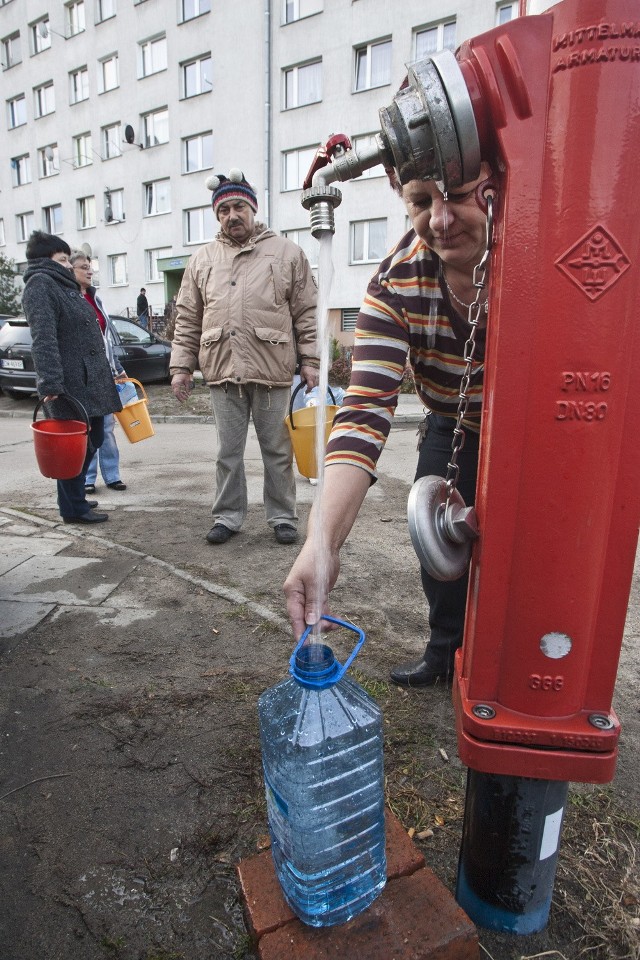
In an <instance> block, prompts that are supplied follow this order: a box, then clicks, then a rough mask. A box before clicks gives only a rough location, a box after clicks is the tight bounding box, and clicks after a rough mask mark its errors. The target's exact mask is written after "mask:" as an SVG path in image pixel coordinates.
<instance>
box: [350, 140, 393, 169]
mask: <svg viewBox="0 0 640 960" xmlns="http://www.w3.org/2000/svg"><path fill="white" fill-rule="evenodd" d="M375 144H376V134H375V133H365V134H363V135H362V136H361V137H354V138H353V149H354V150H355V152H356V153H359V152H360V151H361V150H367V149H368V148H369V147H373V146H375ZM384 175H385V174H384V167H383V166H382V164H380V163H378V164H376V166H375V167H369V169H368V170H365V171H364V173H361V174H360V176H359V177H358V180H370V179H371V177H383V176H384Z"/></svg>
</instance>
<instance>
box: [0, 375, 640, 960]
mask: <svg viewBox="0 0 640 960" xmlns="http://www.w3.org/2000/svg"><path fill="white" fill-rule="evenodd" d="M150 392H151V394H152V399H153V398H154V397H155V395H156V393H157V394H158V397H159V399H155V400H153V402H154V403H156V404H157V406H156V412H159V411H160V410H161V409H163V405H164V407H166V406H167V403H168V401H167V402H165V398H166V392H165V388H154V389H153V390H152V391H150ZM172 412H173V410H172ZM0 429H1V421H0ZM407 429H412V430H415V428H407ZM207 456H208V453H203V457H207ZM381 472H382V474H383V477H382V481H381V482H383V483H385V498H384V502H383V504H381V502H380V501H379V500H376V499H375V498H373V499H371V500H370V499H369V498H367V501H366V502H365V506H364V508H363V510H362V512H361V515H360V518H359V519H358V521H357V525H356V528H355V530H354V532H353V534H352V536H351V537H350V539H349V541H348V542H347V544H346V546H345V549H344V551H343V566H342V573H341V578H340V581H339V585H338V587H337V588H336V590H335V591H334V594H333V610H334V612H335V613H336V615H338V616H340V615H344V616H345V617H348V618H350V619H351V620H353V621H354V622H356V623H359V624H361V625H362V626H363V627H364V629H365V630H366V633H367V642H366V644H365V646H364V648H363V651H362V653H361V655H360V656H359V658H358V660H357V661H356V664H357V671H356V677H357V679H359V681H360V682H361V683H363V684H364V685H365V687H366V688H367V689H368V690H369V692H370V693H372V694H373V695H374V696H375V697H376V698H377V699H378V701H379V702H380V705H381V707H382V709H383V711H384V717H385V734H386V740H385V772H386V781H387V800H388V803H389V805H390V806H391V808H392V809H393V810H394V812H395V813H396V814H397V816H398V817H399V818H400V820H401V821H402V823H403V824H404V825H405V827H406V828H407V829H413V830H415V834H416V836H415V837H414V839H415V840H416V842H417V843H418V844H419V846H420V847H421V849H422V850H423V851H424V854H425V857H426V859H427V863H428V865H429V866H430V867H431V868H432V869H433V870H434V871H435V872H436V874H437V876H438V877H439V878H440V880H441V881H442V882H443V883H445V884H446V885H447V886H448V887H449V888H450V889H452V890H453V889H454V886H455V878H456V870H457V856H458V849H459V843H460V835H461V827H462V818H463V811H464V787H465V776H466V771H465V769H464V768H463V766H462V765H461V764H460V762H459V760H458V758H457V750H456V740H455V734H454V730H453V709H452V706H451V700H450V691H449V690H448V688H446V687H439V688H435V689H431V690H429V691H409V692H407V691H402V690H400V689H399V688H397V687H394V686H393V685H390V684H388V683H387V682H386V678H387V676H388V671H389V669H390V668H391V667H392V666H393V665H394V664H396V663H397V662H399V661H401V660H403V659H407V658H411V657H412V656H413V655H414V653H416V652H417V651H419V650H421V649H422V645H423V642H424V636H425V632H424V630H425V628H424V621H425V606H424V598H423V596H422V593H421V590H420V586H419V578H418V575H417V561H416V559H415V555H414V553H413V550H412V548H411V545H410V540H409V534H408V530H407V525H406V500H407V494H408V489H409V487H408V485H407V484H406V483H402V482H400V481H398V480H395V479H393V478H388V480H387V481H386V482H385V478H384V459H383V461H382V462H381ZM157 479H158V484H157V485H156V487H155V488H154V489H155V490H156V493H155V498H156V503H155V507H156V508H157V509H154V511H153V512H146V513H145V514H144V515H142V514H137V513H135V512H129V513H118V512H116V513H114V514H113V516H112V519H111V522H110V523H109V524H108V525H105V526H108V527H109V531H108V537H109V544H107V543H105V544H104V545H102V546H100V545H95V546H94V548H93V549H95V550H96V551H103V554H100V555H104V558H105V560H107V561H109V562H113V563H117V564H122V563H130V564H131V571H130V573H129V575H128V577H127V580H126V587H123V588H122V590H121V593H120V596H119V598H118V599H117V600H116V603H119V604H120V605H121V606H122V608H123V609H124V608H128V607H129V606H131V604H132V603H133V602H134V601H133V600H132V598H135V597H136V596H139V595H142V594H144V595H145V596H146V597H147V598H149V602H148V605H149V606H150V607H152V608H153V615H149V616H146V615H145V616H142V615H141V616H140V618H139V619H136V620H135V621H134V622H133V624H132V623H128V624H123V623H121V622H120V621H118V619H117V618H116V619H115V620H112V621H108V620H107V621H105V622H101V621H100V620H96V619H95V618H93V617H90V616H87V622H86V630H85V631H84V633H82V634H81V635H80V636H79V637H78V636H76V635H74V636H71V634H70V632H69V629H68V626H69V620H68V616H69V614H68V613H67V612H65V611H64V610H62V611H60V612H59V613H58V615H56V616H55V617H53V618H48V619H47V620H45V621H43V622H42V623H41V624H40V625H39V626H38V627H36V628H35V629H33V630H31V631H29V632H27V633H25V634H23V635H22V636H20V637H18V638H16V639H14V640H11V641H6V642H3V641H0V715H1V716H2V717H3V719H2V721H1V724H2V725H1V728H0V733H1V736H2V741H1V743H0V763H1V770H2V773H1V779H2V783H3V784H9V785H13V784H23V785H24V787H23V788H21V789H16V790H15V791H14V790H9V787H7V788H6V789H7V790H8V791H9V792H8V793H5V792H4V791H3V790H1V789H0V794H3V796H0V818H1V822H2V825H3V827H2V831H1V832H0V861H1V863H2V870H1V871H0V960H36V958H37V960H104V958H114V960H232V958H235V960H249V958H250V957H252V956H253V954H252V953H251V944H250V943H249V940H248V938H247V935H246V929H245V926H244V922H243V916H242V907H241V903H240V902H239V899H238V889H237V884H236V879H235V872H234V867H235V864H236V863H237V862H238V861H239V860H240V859H242V858H244V857H248V856H252V855H253V854H255V853H256V852H257V851H258V850H261V849H263V848H264V847H265V845H266V844H268V835H267V834H268V831H267V824H266V812H265V802H264V795H263V782H262V776H261V761H260V751H259V742H258V728H257V714H256V701H257V697H258V696H259V694H260V693H261V692H262V690H264V689H265V688H266V687H267V686H270V685H271V684H273V683H275V682H277V681H278V680H279V679H281V678H282V677H283V676H284V675H285V674H286V669H287V663H288V657H289V655H290V653H291V649H292V641H291V637H290V635H289V633H288V628H287V626H286V625H285V624H284V622H283V624H282V626H279V625H278V623H277V622H273V621H271V620H268V619H266V618H265V617H262V616H260V615H259V613H258V612H256V610H258V609H259V606H258V605H262V606H264V607H265V608H268V609H270V610H272V611H274V612H276V613H278V614H281V615H283V616H284V604H283V599H282V593H281V584H282V582H283V580H284V578H285V576H286V573H287V572H288V569H289V567H290V565H291V562H292V561H293V558H294V556H295V548H283V547H281V546H278V545H277V544H275V542H274V541H273V539H272V538H271V537H266V536H265V533H264V523H263V518H262V509H261V507H259V506H252V507H251V508H250V517H249V522H248V523H247V525H246V531H247V532H246V533H245V532H243V533H241V534H240V535H238V536H236V537H234V538H233V539H232V540H231V541H230V542H229V543H228V544H227V545H226V546H225V547H224V548H223V550H221V551H219V552H216V553H215V554H214V553H213V551H212V548H211V547H210V546H208V545H207V543H206V542H205V541H204V539H203V537H202V523H203V518H202V516H201V515H197V514H196V513H195V512H194V511H188V510H185V509H183V504H182V501H181V499H180V497H179V494H178V493H177V492H176V490H177V488H176V483H175V466H174V465H172V464H169V463H167V464H166V465H165V466H164V468H163V472H162V471H161V475H160V476H159V477H158V478H157ZM158 490H162V491H164V493H163V494H162V495H160V496H158V493H157V491H158ZM10 506H13V507H15V508H16V509H20V508H21V506H23V505H21V504H20V503H12V504H10ZM37 513H38V515H39V516H43V517H48V518H49V519H54V517H55V514H54V513H53V511H50V512H47V511H43V510H38V511H37ZM301 513H302V516H303V518H305V519H306V516H307V514H308V506H307V505H303V506H302V507H301ZM141 545H142V546H141ZM126 547H131V548H133V549H136V550H139V549H143V550H144V551H145V552H146V554H147V555H149V556H151V557H154V558H157V559H158V560H159V561H165V562H166V564H167V565H170V566H163V565H162V564H159V563H150V562H148V561H147V562H138V561H135V562H134V560H132V559H131V558H130V557H129V558H128V557H127V555H126V554H125V553H123V552H121V548H126ZM81 551H82V542H81V541H80V540H79V541H78V543H77V544H76V545H74V546H73V547H72V548H70V551H69V552H70V553H71V555H73V554H74V552H77V553H78V555H79V554H80V552H81ZM119 551H120V552H119ZM174 569H180V570H181V571H184V572H185V573H187V574H188V575H189V577H190V579H184V578H181V577H178V576H176V575H175V574H174V572H173V571H174ZM390 570H393V576H389V571H390ZM211 580H215V582H216V583H217V584H219V585H222V586H223V587H224V586H228V587H229V589H230V590H231V589H233V590H236V591H239V592H240V593H241V594H243V595H244V596H246V597H247V598H249V599H250V600H251V601H253V602H254V603H255V604H256V606H255V607H250V606H247V605H246V604H243V603H234V602H232V601H229V600H226V599H223V598H222V597H221V596H219V595H216V594H214V593H212V592H210V591H209V590H208V589H207V586H206V582H209V581H211ZM199 581H202V582H203V584H204V585H200V584H199ZM639 595H640V586H639V583H638V576H637V575H636V579H635V582H634V596H635V597H636V601H637V602H639V603H640V600H638V597H639ZM76 632H77V631H76ZM638 632H639V630H638V624H637V621H636V620H632V619H630V622H629V624H628V629H627V636H626V639H625V649H624V653H623V665H622V668H621V673H620V679H619V682H618V687H617V693H616V701H615V706H616V709H617V711H618V713H619V715H620V718H621V721H622V724H623V735H622V741H621V746H620V756H619V762H618V769H617V774H616V779H615V780H614V782H613V784H611V785H608V786H604V787H603V786H589V785H572V786H571V789H570V804H569V809H568V812H567V817H566V822H565V827H564V831H563V840H562V845H561V853H560V859H559V867H558V876H557V881H556V887H555V891H554V902H553V907H552V911H551V919H550V922H549V925H548V927H547V928H546V929H545V930H544V931H543V932H542V933H540V934H536V935H533V936H529V937H522V938H514V937H508V936H504V935H498V934H491V933H488V932H486V931H480V942H481V951H480V954H481V957H483V958H484V957H489V958H493V960H520V958H531V960H532V958H534V957H548V958H551V960H555V958H558V960H562V958H564V960H578V958H580V957H589V958H592V960H623V958H634V960H637V958H638V957H640V946H639V944H640V920H639V919H638V918H639V917H640V904H639V902H638V901H639V896H640V883H639V880H638V864H637V861H636V859H635V858H636V856H637V850H638V842H639V839H640V786H639V782H638V770H639V769H640V767H639V764H638V757H639V755H640V750H639V744H640V737H639V734H640V722H639V715H638V700H637V691H638V671H637V665H636V662H637V635H638ZM332 642H333V641H332ZM341 642H342V639H341V640H340V641H339V640H338V639H337V638H336V639H335V646H336V652H337V654H338V656H339V658H340V659H343V656H344V654H345V652H346V651H345V650H344V649H342V648H341V646H340V644H341ZM34 769H37V770H41V771H43V779H42V780H41V781H40V782H38V783H34V784H30V785H28V786H27V785H26V783H25V782H26V781H28V780H30V779H31V778H30V777H28V776H25V773H24V771H26V770H34ZM419 834H422V837H418V835H419ZM353 960H356V958H353ZM357 960H366V958H357Z"/></svg>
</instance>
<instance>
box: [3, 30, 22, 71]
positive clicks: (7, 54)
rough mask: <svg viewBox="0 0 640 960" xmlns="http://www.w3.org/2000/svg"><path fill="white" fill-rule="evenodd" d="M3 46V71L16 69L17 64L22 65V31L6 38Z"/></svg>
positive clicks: (17, 31)
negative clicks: (11, 68)
mask: <svg viewBox="0 0 640 960" xmlns="http://www.w3.org/2000/svg"><path fill="white" fill-rule="evenodd" d="M0 43H1V45H2V69H3V70H8V69H9V68H10V67H15V65H16V64H17V63H22V48H21V46H20V31H19V30H16V32H15V33H12V34H10V36H8V37H5V38H4V40H2V41H0Z"/></svg>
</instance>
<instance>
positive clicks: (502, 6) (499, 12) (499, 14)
mask: <svg viewBox="0 0 640 960" xmlns="http://www.w3.org/2000/svg"><path fill="white" fill-rule="evenodd" d="M517 16H518V4H517V3H499V4H498V5H497V6H496V26H498V27H501V26H502V24H503V23H509V21H510V20H515V18H516V17H517Z"/></svg>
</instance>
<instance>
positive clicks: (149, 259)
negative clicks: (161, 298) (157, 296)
mask: <svg viewBox="0 0 640 960" xmlns="http://www.w3.org/2000/svg"><path fill="white" fill-rule="evenodd" d="M170 256H171V247H159V248H158V249H157V250H145V252H144V279H145V281H146V283H159V282H160V281H161V280H162V279H163V276H162V274H161V273H160V271H159V270H158V260H162V258H163V257H170Z"/></svg>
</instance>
